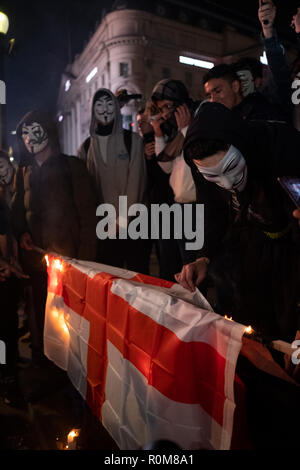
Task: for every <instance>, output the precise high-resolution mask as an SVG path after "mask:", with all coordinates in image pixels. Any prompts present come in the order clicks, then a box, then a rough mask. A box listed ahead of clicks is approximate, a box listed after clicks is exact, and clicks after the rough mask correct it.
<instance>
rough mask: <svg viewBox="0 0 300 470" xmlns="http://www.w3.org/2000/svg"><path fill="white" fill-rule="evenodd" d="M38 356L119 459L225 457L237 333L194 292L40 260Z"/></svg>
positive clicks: (229, 433) (238, 328)
mask: <svg viewBox="0 0 300 470" xmlns="http://www.w3.org/2000/svg"><path fill="white" fill-rule="evenodd" d="M48 275H49V282H48V300H47V307H46V320H45V332H44V337H45V354H46V355H47V356H48V358H49V359H50V360H52V361H53V362H55V363H56V364H57V365H58V366H59V367H61V368H62V369H64V370H66V371H67V373H68V376H69V377H70V380H71V381H72V383H73V385H74V387H75V388H76V389H77V390H78V391H79V393H80V394H81V396H82V397H83V398H84V399H85V400H86V402H87V404H88V405H89V406H90V408H91V410H92V411H93V413H94V414H95V415H96V416H97V417H98V418H99V419H100V420H101V421H102V424H103V426H104V427H105V428H106V429H107V431H108V432H109V433H110V435H111V436H112V438H113V439H114V440H115V441H116V443H117V444H118V446H119V448H120V449H122V450H135V449H140V448H142V447H144V446H145V445H146V444H147V443H149V442H153V441H157V440H169V441H172V442H174V443H176V444H177V445H179V446H180V447H181V448H182V449H185V450H194V449H230V447H231V439H232V430H233V421H234V411H235V399H234V380H235V367H236V361H237V357H238V355H239V353H240V349H241V346H242V341H241V339H242V336H243V334H244V331H245V327H244V326H242V325H239V324H237V323H234V322H232V321H228V320H227V319H225V318H223V317H220V316H219V315H217V314H215V313H214V312H213V311H212V309H211V307H210V305H209V304H208V303H207V301H206V300H205V298H204V297H203V296H202V295H201V294H200V293H199V292H198V291H197V292H196V293H195V294H191V293H189V292H187V291H186V290H185V289H183V288H182V287H181V286H179V285H177V284H172V283H170V282H166V281H162V280H159V279H154V278H150V277H147V276H142V275H139V274H135V273H132V272H128V271H124V270H121V269H117V268H111V267H108V266H102V265H98V264H95V263H88V262H81V261H75V260H70V259H64V258H59V259H57V258H55V257H54V256H52V255H49V256H48Z"/></svg>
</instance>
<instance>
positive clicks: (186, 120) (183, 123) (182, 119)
mask: <svg viewBox="0 0 300 470" xmlns="http://www.w3.org/2000/svg"><path fill="white" fill-rule="evenodd" d="M175 117H176V121H177V126H178V130H179V131H181V130H182V129H184V128H185V127H187V126H189V125H190V122H191V119H192V117H191V113H190V110H189V108H188V107H187V105H186V104H184V105H182V106H179V107H178V108H177V109H176V111H175Z"/></svg>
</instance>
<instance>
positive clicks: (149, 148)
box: [145, 142, 155, 160]
mask: <svg viewBox="0 0 300 470" xmlns="http://www.w3.org/2000/svg"><path fill="white" fill-rule="evenodd" d="M145 155H146V158H147V160H151V158H152V157H153V155H155V142H149V144H146V145H145Z"/></svg>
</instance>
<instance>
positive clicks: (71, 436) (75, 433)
mask: <svg viewBox="0 0 300 470" xmlns="http://www.w3.org/2000/svg"><path fill="white" fill-rule="evenodd" d="M78 436H79V432H78V431H77V430H76V429H73V430H72V431H71V432H69V434H68V442H70V441H73V439H75V437H78Z"/></svg>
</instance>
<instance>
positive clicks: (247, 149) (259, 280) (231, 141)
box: [177, 104, 300, 342]
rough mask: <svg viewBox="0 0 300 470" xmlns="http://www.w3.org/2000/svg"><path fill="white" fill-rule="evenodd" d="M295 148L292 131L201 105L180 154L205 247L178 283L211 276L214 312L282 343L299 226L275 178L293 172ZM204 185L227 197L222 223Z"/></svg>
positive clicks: (297, 141) (293, 301) (298, 265)
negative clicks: (194, 189) (201, 210)
mask: <svg viewBox="0 0 300 470" xmlns="http://www.w3.org/2000/svg"><path fill="white" fill-rule="evenodd" d="M299 148H300V138H299V134H298V132H297V131H296V130H294V129H293V128H290V127H288V126H286V125H281V124H275V123H272V124H271V123H248V122H244V121H242V120H240V119H239V118H238V117H237V116H235V115H234V113H232V112H230V111H229V110H227V109H226V108H225V107H224V106H221V105H219V104H206V105H205V106H203V107H202V112H200V113H199V116H198V118H197V119H196V120H195V121H194V123H193V124H192V125H191V127H190V129H189V131H188V134H187V137H186V141H185V145H184V152H185V158H186V160H187V161H188V162H189V164H190V165H191V167H192V171H193V174H194V178H195V181H196V184H197V186H199V187H200V188H201V191H200V194H201V195H202V202H203V203H204V204H205V227H206V234H205V245H204V248H203V250H202V251H201V252H200V253H198V260H197V261H196V262H195V263H194V264H193V265H190V266H189V267H185V268H184V269H183V271H182V273H181V274H180V275H179V276H178V277H177V280H178V281H179V282H180V283H182V284H183V285H184V286H185V287H187V288H189V289H193V288H194V287H195V285H196V284H198V285H199V284H200V282H201V281H202V280H203V279H204V278H205V277H206V276H207V274H208V273H211V275H212V277H213V278H214V279H215V281H216V290H217V294H218V303H217V308H218V313H220V314H230V316H233V318H234V319H235V320H236V321H238V322H240V323H242V324H245V325H249V324H251V325H252V326H253V328H254V329H256V330H257V331H258V332H261V333H262V334H265V335H267V337H272V338H276V339H278V338H280V339H283V340H286V341H289V342H292V341H293V340H294V338H295V334H296V331H298V330H299V329H300V315H299V308H298V304H299V289H298V286H299V276H300V270H299V269H300V256H299V255H300V254H299V228H298V225H297V222H296V220H295V219H293V216H292V214H293V211H294V209H295V208H294V207H293V204H292V202H291V201H290V199H289V197H288V196H287V195H286V194H285V192H284V191H283V190H282V188H281V186H280V185H279V183H278V181H277V177H279V176H283V175H295V176H298V175H299V174H300V163H299V157H298V153H297V152H298V150H297V149H299ZM206 187H208V189H209V190H211V189H212V188H215V189H216V191H218V193H219V197H220V198H221V197H223V195H224V197H225V198H227V197H228V194H229V195H230V198H231V200H230V204H229V207H228V208H227V214H226V217H224V218H223V219H222V221H221V223H220V221H219V219H218V217H216V215H217V214H216V212H215V208H214V207H215V206H214V200H213V199H211V195H210V193H209V192H207V191H206ZM225 207H226V204H224V212H225V210H226V209H225ZM211 234H212V235H211ZM199 255H200V256H199Z"/></svg>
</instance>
